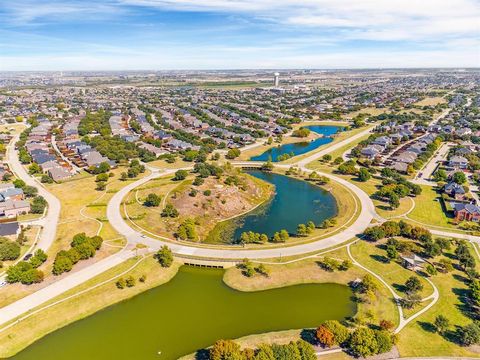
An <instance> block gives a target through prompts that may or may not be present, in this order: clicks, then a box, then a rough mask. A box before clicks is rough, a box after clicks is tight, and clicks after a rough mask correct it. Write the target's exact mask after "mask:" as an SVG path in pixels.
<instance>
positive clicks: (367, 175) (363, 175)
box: [358, 168, 372, 182]
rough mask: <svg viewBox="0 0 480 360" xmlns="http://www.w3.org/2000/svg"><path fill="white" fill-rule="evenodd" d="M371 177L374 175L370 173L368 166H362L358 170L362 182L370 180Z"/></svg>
mask: <svg viewBox="0 0 480 360" xmlns="http://www.w3.org/2000/svg"><path fill="white" fill-rule="evenodd" d="M371 177H372V175H370V172H369V171H368V169H366V168H361V169H360V170H359V171H358V179H359V180H360V181H362V182H366V181H368V180H370V178H371Z"/></svg>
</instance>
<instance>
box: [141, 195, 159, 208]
mask: <svg viewBox="0 0 480 360" xmlns="http://www.w3.org/2000/svg"><path fill="white" fill-rule="evenodd" d="M161 200H162V199H161V197H160V196H158V195H157V194H154V193H150V194H148V195H147V197H146V199H145V202H144V203H143V205H145V206H148V207H154V206H159V205H160V201H161Z"/></svg>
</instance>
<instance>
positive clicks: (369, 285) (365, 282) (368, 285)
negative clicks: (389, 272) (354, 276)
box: [360, 274, 378, 293]
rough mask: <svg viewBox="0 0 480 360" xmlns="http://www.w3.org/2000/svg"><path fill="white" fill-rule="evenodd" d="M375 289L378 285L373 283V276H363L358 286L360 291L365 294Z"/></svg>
mask: <svg viewBox="0 0 480 360" xmlns="http://www.w3.org/2000/svg"><path fill="white" fill-rule="evenodd" d="M377 289H378V285H377V283H376V282H375V280H374V278H373V276H372V275H370V274H365V275H364V276H363V278H362V282H361V284H360V290H361V291H362V292H364V293H366V292H367V291H376V290H377Z"/></svg>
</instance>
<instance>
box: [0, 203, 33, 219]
mask: <svg viewBox="0 0 480 360" xmlns="http://www.w3.org/2000/svg"><path fill="white" fill-rule="evenodd" d="M28 212H30V203H29V202H28V201H25V200H16V201H14V200H7V201H3V202H0V216H3V217H6V218H14V217H17V216H18V215H22V214H27V213H28Z"/></svg>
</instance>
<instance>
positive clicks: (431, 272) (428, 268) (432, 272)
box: [425, 264, 438, 276]
mask: <svg viewBox="0 0 480 360" xmlns="http://www.w3.org/2000/svg"><path fill="white" fill-rule="evenodd" d="M425 270H426V271H427V273H428V274H429V275H432V276H433V275H437V273H438V271H437V269H436V268H435V266H433V265H432V264H427V266H426V267H425Z"/></svg>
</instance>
